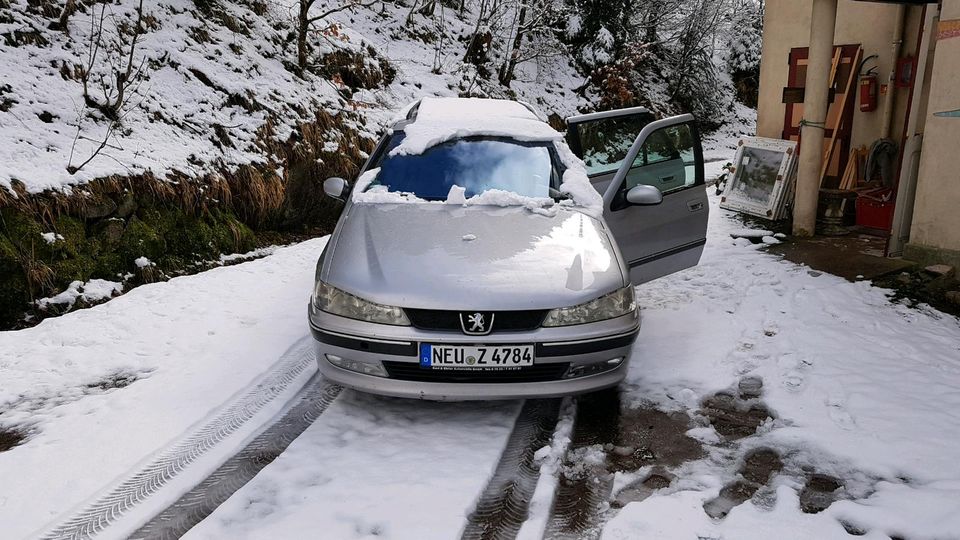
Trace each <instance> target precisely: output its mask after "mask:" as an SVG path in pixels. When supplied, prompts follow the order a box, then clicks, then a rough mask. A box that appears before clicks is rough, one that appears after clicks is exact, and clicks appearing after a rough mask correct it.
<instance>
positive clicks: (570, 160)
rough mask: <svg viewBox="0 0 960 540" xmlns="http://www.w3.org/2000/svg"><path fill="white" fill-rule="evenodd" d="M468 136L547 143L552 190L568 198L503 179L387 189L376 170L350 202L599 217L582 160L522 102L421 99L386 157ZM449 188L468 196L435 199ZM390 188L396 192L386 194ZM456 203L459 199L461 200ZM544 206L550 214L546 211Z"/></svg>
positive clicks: (396, 185)
mask: <svg viewBox="0 0 960 540" xmlns="http://www.w3.org/2000/svg"><path fill="white" fill-rule="evenodd" d="M468 137H502V138H505V139H511V140H514V141H518V142H521V143H536V142H542V143H548V144H552V145H553V147H554V149H555V150H556V154H557V157H558V158H559V159H560V162H561V163H562V164H563V167H564V171H563V175H562V178H561V179H560V185H559V189H557V191H558V192H559V193H560V194H561V195H566V196H568V197H570V200H561V201H559V202H558V201H556V200H555V199H554V198H552V197H549V196H547V195H548V192H544V193H541V192H540V191H543V190H542V189H541V190H536V189H534V190H533V191H531V189H520V188H518V187H517V186H516V182H515V181H513V182H504V181H503V179H499V181H497V182H493V183H491V182H489V181H487V182H486V183H485V184H484V185H483V186H482V187H483V188H484V189H477V185H476V184H477V183H474V184H473V185H467V184H469V182H464V181H462V180H456V181H450V182H449V183H446V182H445V183H443V185H442V186H441V185H437V186H436V190H434V191H435V192H433V193H425V192H423V191H420V190H417V189H415V188H413V187H412V186H409V185H406V183H405V182H397V183H395V182H390V181H383V184H388V185H389V187H388V185H381V184H379V183H378V182H377V175H378V174H379V173H381V169H380V168H376V169H371V170H369V171H367V172H365V173H364V174H363V175H361V176H360V178H359V179H358V180H357V185H356V187H355V188H354V190H353V201H354V202H361V203H404V202H416V203H424V202H428V200H426V199H432V200H434V201H436V202H446V203H455V204H467V205H470V204H477V205H497V206H525V207H527V208H530V209H537V211H538V213H550V212H555V211H556V210H557V208H554V207H568V208H572V209H576V210H579V211H581V212H584V213H586V214H588V215H591V216H593V217H600V215H601V214H602V212H603V201H602V198H601V197H600V194H599V193H597V191H596V190H595V189H594V188H593V186H592V185H591V184H590V180H589V178H588V177H587V171H586V168H585V166H584V164H583V162H582V161H581V160H580V159H579V158H577V157H576V156H575V155H574V154H573V152H571V151H570V149H569V148H568V147H567V145H566V144H565V143H564V142H563V134H562V133H560V132H558V131H556V130H554V129H553V128H551V127H550V126H549V125H548V124H546V123H545V122H543V121H542V120H540V119H538V118H537V117H536V115H535V114H534V113H533V112H532V111H530V110H529V109H527V108H526V107H525V106H524V105H523V104H521V103H517V102H514V101H506V100H491V99H477V98H469V99H452V98H424V99H423V100H422V101H421V104H420V107H419V109H418V115H417V119H416V121H415V122H413V123H412V124H409V125H407V126H406V127H405V128H404V129H403V134H402V136H401V138H400V139H399V143H398V144H396V145H395V146H393V147H392V148H391V149H390V150H389V151H388V156H387V159H388V160H389V159H390V158H393V157H401V156H419V155H423V154H425V153H427V152H428V151H429V150H430V149H432V148H434V147H436V146H438V145H442V144H444V143H448V142H449V141H452V140H455V139H464V138H468ZM473 166H476V165H475V164H474V165H473ZM495 169H497V168H496V167H495V168H494V170H495ZM487 172H489V171H487ZM488 176H489V175H488ZM544 185H546V184H544ZM454 186H457V187H462V188H465V189H464V192H469V194H470V196H469V197H467V196H466V195H465V193H462V192H457V196H456V198H454V199H451V198H450V197H449V196H448V197H447V198H446V199H445V200H444V201H437V199H439V197H440V195H438V194H439V193H441V192H444V193H448V194H450V193H454V190H453V189H452V187H454ZM391 188H395V189H394V190H391ZM414 191H416V192H419V193H420V194H421V195H423V197H426V199H425V198H423V197H419V196H417V193H415V192H414ZM534 191H536V193H534ZM461 199H463V201H462V202H461ZM548 208H553V210H546V209H548Z"/></svg>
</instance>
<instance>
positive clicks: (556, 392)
mask: <svg viewBox="0 0 960 540" xmlns="http://www.w3.org/2000/svg"><path fill="white" fill-rule="evenodd" d="M308 311H309V319H310V329H311V332H312V333H313V337H314V339H315V340H316V351H317V364H318V367H319V369H320V372H321V373H323V375H324V377H326V378H327V379H328V380H330V381H332V382H335V383H338V384H341V385H343V386H346V387H349V388H355V389H357V390H361V391H364V392H370V393H374V394H381V395H387V396H395V397H408V398H418V399H428V400H438V401H445V400H488V399H490V400H492V399H518V398H531V397H556V396H565V395H571V394H581V393H585V392H591V391H595V390H600V389H603V388H608V387H611V386H616V385H617V384H619V383H620V381H622V380H623V378H624V377H625V376H626V373H627V364H628V363H629V361H630V354H631V350H632V348H633V342H634V341H635V340H636V337H637V333H638V331H639V327H640V317H639V312H635V313H633V314H630V315H625V316H623V317H618V318H616V319H611V320H607V321H601V322H597V323H590V324H584V325H577V326H567V327H560V328H540V329H537V330H532V331H527V332H503V333H493V334H490V335H487V336H480V337H478V336H467V335H464V334H462V333H459V332H441V331H428V330H420V329H417V328H414V327H410V326H389V325H381V324H375V323H368V322H363V321H356V320H353V319H347V318H344V317H339V316H336V315H331V314H329V313H325V312H322V311H318V310H315V309H314V308H313V307H312V306H310V307H309V308H308ZM421 342H423V343H431V344H443V345H496V344H503V345H507V344H534V346H535V364H536V365H537V366H540V367H546V365H556V366H562V365H568V367H567V368H566V369H563V367H559V369H560V372H562V373H567V374H570V373H577V372H581V371H587V372H590V371H591V370H596V371H595V372H594V373H593V374H587V375H581V376H574V377H570V378H556V379H553V380H541V381H537V382H510V381H507V380H503V379H504V378H501V380H500V381H499V382H432V381H431V382H425V381H422V380H407V379H402V378H394V377H380V376H375V375H366V374H362V373H359V372H356V371H350V370H347V369H343V368H340V367H337V366H335V365H333V364H331V363H330V362H329V361H328V360H327V355H334V356H337V357H340V358H347V359H350V360H352V361H357V362H369V363H377V364H381V363H383V362H386V363H387V364H391V363H402V365H403V366H404V367H408V368H410V369H405V370H404V371H406V372H410V371H411V370H412V368H414V367H418V366H419V344H420V343H421ZM618 358H620V359H622V360H621V361H620V362H619V363H617V364H615V365H614V364H611V363H609V362H608V361H611V360H615V359H618ZM381 365H383V364H381ZM394 365H396V364H394Z"/></svg>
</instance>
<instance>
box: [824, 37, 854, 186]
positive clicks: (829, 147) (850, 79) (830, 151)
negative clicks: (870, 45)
mask: <svg viewBox="0 0 960 540" xmlns="http://www.w3.org/2000/svg"><path fill="white" fill-rule="evenodd" d="M837 50H838V51H839V49H837ZM862 53H863V49H862V48H860V47H857V52H856V53H854V55H853V63H852V64H851V65H850V75H848V76H847V86H846V89H847V91H846V92H844V93H843V98H841V99H840V110H839V111H838V112H839V114H837V121H836V123H835V124H834V125H833V126H832V127H831V128H830V129H831V130H832V131H833V133H832V134H831V135H830V142H829V143H828V144H827V148H826V151H825V155H824V156H823V165H822V166H821V167H820V185H821V186H822V185H823V178H824V177H825V176H826V175H827V169H829V168H830V160H831V159H833V149H834V147H836V145H837V132H838V131H839V130H840V124H842V123H843V110H844V109H846V107H847V99H849V98H850V94H853V93H854V92H853V79H854V77H856V76H857V66H858V65H860V56H861V54H862ZM838 54H839V53H838ZM834 58H835V59H836V58H837V57H836V56H835V57H834ZM836 66H837V64H836V63H834V69H836ZM835 74H836V72H835V71H834V72H833V73H832V75H835ZM831 81H832V78H831ZM830 86H831V87H833V83H832V82H831V85H830ZM824 128H826V126H824Z"/></svg>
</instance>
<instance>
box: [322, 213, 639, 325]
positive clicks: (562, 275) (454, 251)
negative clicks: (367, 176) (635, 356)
mask: <svg viewBox="0 0 960 540" xmlns="http://www.w3.org/2000/svg"><path fill="white" fill-rule="evenodd" d="M550 213H552V215H549V214H550ZM550 213H547V214H548V215H544V214H541V213H534V212H533V211H531V210H528V209H526V208H524V207H518V206H512V207H495V206H473V205H466V206H465V205H452V204H440V203H424V204H416V203H413V204H409V203H408V204H383V203H379V204H353V205H350V207H349V208H348V209H347V215H345V216H344V218H343V221H342V223H341V225H340V230H339V234H338V236H337V238H336V245H335V247H334V249H333V252H332V253H328V254H327V256H326V259H327V260H326V261H325V263H324V268H323V273H322V274H321V278H322V279H323V280H324V281H326V282H327V283H329V284H331V285H333V286H334V287H337V288H340V289H343V290H345V291H347V292H350V293H352V294H354V295H357V296H360V297H362V298H365V299H367V300H370V301H373V302H378V303H381V304H388V305H393V306H401V307H408V308H422V309H448V310H491V311H492V310H519V309H549V308H555V307H564V306H572V305H576V304H579V303H582V302H586V301H589V300H592V299H594V298H597V297H599V296H602V295H603V294H606V293H609V292H611V291H614V290H616V289H618V288H620V287H622V286H623V285H624V279H625V278H624V275H623V272H622V271H621V263H620V258H619V253H618V252H617V248H616V247H615V245H613V244H612V243H611V242H610V239H609V237H608V235H607V232H606V229H605V226H604V224H603V223H602V222H600V221H597V220H596V219H594V218H592V217H590V216H587V215H585V214H582V213H580V212H577V211H573V210H568V209H559V208H557V207H555V208H554V209H553V210H551V212H550Z"/></svg>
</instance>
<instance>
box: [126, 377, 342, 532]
mask: <svg viewBox="0 0 960 540" xmlns="http://www.w3.org/2000/svg"><path fill="white" fill-rule="evenodd" d="M340 390H341V388H340V387H339V386H336V385H333V384H330V383H325V382H324V381H323V378H322V377H321V376H320V374H319V373H317V374H315V375H314V376H313V378H311V379H310V381H309V382H308V383H307V384H306V385H305V386H304V388H303V389H302V390H301V391H300V393H299V394H297V396H296V397H295V398H293V399H292V400H291V401H290V405H288V408H287V411H286V413H285V414H284V415H283V417H282V418H280V420H279V421H277V422H276V423H275V424H273V425H271V426H270V427H269V428H267V430H266V431H264V432H263V433H261V434H260V435H258V436H257V437H256V438H255V439H254V440H253V441H251V442H250V444H248V445H247V446H246V447H244V448H243V449H242V450H241V451H240V452H238V453H237V454H236V455H235V456H233V457H232V458H230V459H229V460H227V461H226V462H225V463H224V464H223V465H221V466H220V467H219V468H218V469H217V470H216V471H214V472H213V474H211V475H210V476H208V477H207V478H205V479H204V480H203V481H202V482H200V483H199V484H197V486H196V487H194V488H193V489H191V490H190V491H189V492H188V493H186V494H185V495H183V496H182V497H180V499H179V500H177V502H175V503H173V504H172V505H170V506H169V507H168V508H167V509H166V510H164V511H163V512H161V513H160V514H158V515H157V516H155V517H154V518H153V519H151V520H150V521H149V522H147V523H146V524H145V525H144V526H143V527H141V528H140V529H138V530H137V531H136V532H134V533H133V534H132V535H130V538H132V539H148V538H149V539H172V538H180V537H181V536H183V535H184V534H185V533H186V532H187V531H188V530H190V528H191V527H193V526H194V525H196V524H197V523H200V522H201V521H203V520H204V519H205V518H206V517H207V516H209V515H210V514H211V513H213V511H214V510H216V508H217V507H218V506H220V505H221V504H222V503H223V502H224V501H226V500H227V499H228V498H229V497H230V496H231V495H233V494H234V493H235V492H236V491H237V490H239V489H240V488H241V487H243V486H244V485H245V484H246V483H247V482H249V481H250V480H252V479H253V477H254V476H256V474H257V473H258V472H260V471H261V470H262V469H263V468H264V467H266V466H267V465H269V464H270V463H271V462H273V460H274V459H276V458H277V456H279V455H280V454H281V453H282V452H283V451H284V450H286V448H287V446H289V445H290V443H291V442H293V440H294V439H296V438H297V437H298V436H299V435H300V434H301V433H303V432H304V430H306V429H307V428H308V427H310V425H311V424H313V422H314V421H315V420H316V419H317V418H318V417H319V416H320V415H321V414H323V411H325V410H326V409H327V407H328V406H329V405H330V404H331V403H332V402H333V400H334V399H336V397H337V396H338V395H339V394H340Z"/></svg>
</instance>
